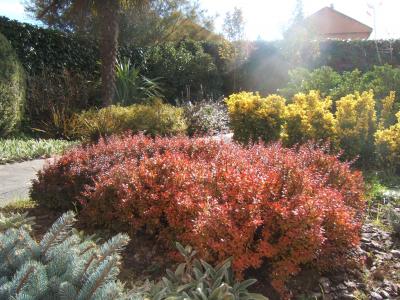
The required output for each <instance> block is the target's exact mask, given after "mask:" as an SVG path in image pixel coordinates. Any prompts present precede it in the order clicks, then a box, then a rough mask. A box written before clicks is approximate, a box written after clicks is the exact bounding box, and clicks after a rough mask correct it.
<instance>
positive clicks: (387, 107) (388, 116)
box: [378, 91, 396, 129]
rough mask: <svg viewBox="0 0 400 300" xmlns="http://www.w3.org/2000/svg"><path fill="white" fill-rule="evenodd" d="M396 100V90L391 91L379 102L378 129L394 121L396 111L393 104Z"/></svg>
mask: <svg viewBox="0 0 400 300" xmlns="http://www.w3.org/2000/svg"><path fill="white" fill-rule="evenodd" d="M395 101H396V92H394V91H391V92H390V93H389V95H388V96H386V97H385V98H383V99H382V101H381V102H380V103H379V104H380V106H381V107H380V109H379V111H380V116H379V124H378V128H379V129H384V128H388V127H389V126H391V125H394V124H395V123H396V112H395V108H394V104H395Z"/></svg>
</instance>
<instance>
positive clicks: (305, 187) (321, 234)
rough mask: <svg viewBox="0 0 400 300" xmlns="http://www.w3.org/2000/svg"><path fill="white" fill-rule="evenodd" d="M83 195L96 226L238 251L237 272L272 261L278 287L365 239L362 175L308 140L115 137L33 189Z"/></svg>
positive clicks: (65, 160) (68, 200) (55, 169)
mask: <svg viewBox="0 0 400 300" xmlns="http://www.w3.org/2000/svg"><path fill="white" fill-rule="evenodd" d="M42 195H44V197H42V201H43V202H44V204H47V205H49V206H61V205H63V206H71V205H72V201H77V202H78V203H79V205H78V206H80V207H81V208H82V211H81V217H82V220H83V221H84V222H86V223H87V224H89V225H92V226H106V227H110V228H119V227H120V226H124V228H127V229H129V230H130V231H131V232H139V231H140V232H147V233H148V234H151V235H153V236H156V237H158V239H159V240H160V241H162V242H164V243H165V244H166V245H171V241H174V240H180V241H182V242H183V243H186V244H188V243H190V244H192V245H193V246H194V248H195V249H197V250H198V251H199V254H200V255H201V257H202V258H204V259H207V260H209V261H211V262H214V261H218V262H221V261H223V260H225V259H227V258H228V257H230V256H232V258H233V260H232V265H233V268H234V270H235V272H236V274H237V275H239V276H240V275H242V274H243V272H244V271H245V270H246V269H248V268H250V267H253V268H259V267H260V266H261V265H262V264H263V263H264V262H268V263H269V265H270V266H271V268H272V270H271V274H272V275H271V277H272V284H273V286H274V287H275V288H276V289H277V290H278V291H280V292H281V294H284V293H285V291H284V283H285V281H286V280H287V279H288V278H289V277H290V276H291V275H293V274H296V273H298V272H299V271H300V269H301V267H302V266H303V265H304V264H314V265H316V266H318V267H320V268H322V269H324V268H329V269H332V268H333V267H334V266H342V265H343V264H344V263H345V262H346V252H347V250H349V249H351V248H352V247H354V246H356V245H357V244H358V242H359V230H360V226H361V218H362V213H363V208H364V200H363V184H362V177H361V175H360V173H358V172H352V171H351V170H350V166H349V165H348V164H347V163H342V162H340V161H339V160H338V158H337V157H335V156H332V155H328V154H325V150H324V149H323V148H316V147H314V146H312V145H305V146H302V147H300V149H299V150H295V149H286V148H283V147H282V146H281V145H280V144H272V145H270V146H268V147H265V146H263V145H254V146H251V147H248V148H243V147H241V146H239V145H237V144H233V143H223V142H217V141H213V140H209V139H188V138H184V137H180V138H156V139H150V138H146V137H144V136H126V137H124V138H117V137H112V138H110V139H109V140H107V141H103V140H101V141H100V143H99V144H98V145H94V146H88V147H86V148H80V149H74V150H72V151H71V152H70V153H68V154H66V155H64V156H63V157H62V158H60V160H58V161H57V162H55V163H54V164H52V165H49V166H48V167H47V168H46V169H45V170H44V171H42V172H40V173H39V177H38V180H36V181H35V182H34V185H33V189H32V196H33V198H34V199H38V200H39V199H40V197H41V196H42Z"/></svg>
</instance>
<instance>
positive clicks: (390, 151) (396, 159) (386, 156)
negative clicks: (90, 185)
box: [375, 112, 400, 172]
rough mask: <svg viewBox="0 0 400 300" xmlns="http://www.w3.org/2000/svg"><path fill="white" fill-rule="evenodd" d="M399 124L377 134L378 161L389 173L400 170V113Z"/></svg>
mask: <svg viewBox="0 0 400 300" xmlns="http://www.w3.org/2000/svg"><path fill="white" fill-rule="evenodd" d="M396 116H397V119H398V122H397V124H395V125H393V126H390V127H389V128H388V129H381V130H378V131H377V132H376V134H375V145H376V152H377V155H378V161H379V162H380V163H381V164H382V166H384V167H385V170H388V171H392V172H393V171H396V170H397V171H399V170H400V112H398V113H397V115H396Z"/></svg>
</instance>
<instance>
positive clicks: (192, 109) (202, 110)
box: [183, 100, 228, 136]
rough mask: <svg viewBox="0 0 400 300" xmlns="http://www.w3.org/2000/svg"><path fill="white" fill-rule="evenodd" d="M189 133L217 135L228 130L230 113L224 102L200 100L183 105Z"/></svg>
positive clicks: (191, 134)
mask: <svg viewBox="0 0 400 300" xmlns="http://www.w3.org/2000/svg"><path fill="white" fill-rule="evenodd" d="M183 109H184V112H185V120H186V123H187V125H188V129H187V131H188V134H189V135H190V136H193V135H215V134H218V133H223V132H226V131H227V130H228V113H227V109H226V106H225V104H224V103H221V102H219V101H216V102H214V101H206V100H203V101H200V102H195V103H191V102H189V103H187V104H185V105H184V106H183Z"/></svg>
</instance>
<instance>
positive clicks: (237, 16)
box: [223, 6, 245, 42]
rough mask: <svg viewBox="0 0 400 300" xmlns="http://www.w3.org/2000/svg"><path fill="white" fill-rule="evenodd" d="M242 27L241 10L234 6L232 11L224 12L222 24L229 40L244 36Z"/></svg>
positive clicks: (236, 39)
mask: <svg viewBox="0 0 400 300" xmlns="http://www.w3.org/2000/svg"><path fill="white" fill-rule="evenodd" d="M244 28H245V21H244V17H243V11H242V10H241V9H240V8H237V7H236V6H235V7H234V8H233V11H232V12H227V13H226V16H225V19H224V25H223V31H224V34H225V36H226V38H227V39H228V40H229V41H231V42H235V41H240V40H242V39H243V38H244Z"/></svg>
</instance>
